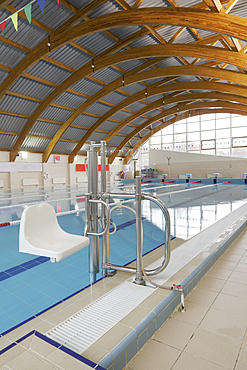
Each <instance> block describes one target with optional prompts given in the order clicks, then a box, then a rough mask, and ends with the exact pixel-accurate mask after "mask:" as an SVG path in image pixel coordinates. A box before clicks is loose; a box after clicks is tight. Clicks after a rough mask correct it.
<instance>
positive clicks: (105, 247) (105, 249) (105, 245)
mask: <svg viewBox="0 0 247 370" xmlns="http://www.w3.org/2000/svg"><path fill="white" fill-rule="evenodd" d="M100 143H101V147H100V157H101V199H102V200H103V201H105V202H108V198H105V197H104V194H105V192H106V142H105V141H104V140H102V141H101V142H100ZM101 221H102V229H105V227H106V209H105V207H102V217H101ZM108 260H109V235H108V232H107V233H106V234H104V235H103V236H102V266H103V275H107V270H106V269H105V268H104V265H105V264H106V263H108Z"/></svg>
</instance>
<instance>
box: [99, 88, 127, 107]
mask: <svg viewBox="0 0 247 370" xmlns="http://www.w3.org/2000/svg"><path fill="white" fill-rule="evenodd" d="M127 98H128V97H127V96H126V95H123V94H120V93H119V92H118V91H114V92H112V93H110V94H108V95H106V96H104V101H106V102H108V103H112V104H115V105H117V104H119V103H121V102H122V101H124V100H126V99H127Z"/></svg>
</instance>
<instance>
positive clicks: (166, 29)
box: [157, 26, 181, 42]
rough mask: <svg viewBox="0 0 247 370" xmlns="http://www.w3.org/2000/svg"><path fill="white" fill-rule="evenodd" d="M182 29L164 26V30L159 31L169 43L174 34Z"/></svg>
mask: <svg viewBox="0 0 247 370" xmlns="http://www.w3.org/2000/svg"><path fill="white" fill-rule="evenodd" d="M180 28H181V27H179V26H164V27H163V28H161V29H159V30H157V32H158V33H159V34H160V36H161V37H163V39H164V40H165V41H166V42H168V41H169V40H170V39H171V38H172V37H173V36H174V34H175V33H176V32H177V31H179V30H180Z"/></svg>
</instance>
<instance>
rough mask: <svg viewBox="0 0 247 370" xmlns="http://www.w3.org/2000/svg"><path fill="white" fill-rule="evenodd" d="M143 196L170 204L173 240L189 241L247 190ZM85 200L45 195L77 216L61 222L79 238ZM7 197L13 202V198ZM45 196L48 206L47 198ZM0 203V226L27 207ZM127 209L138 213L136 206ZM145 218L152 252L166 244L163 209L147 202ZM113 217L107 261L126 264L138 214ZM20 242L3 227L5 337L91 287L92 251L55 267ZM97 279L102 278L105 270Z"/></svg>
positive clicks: (160, 190) (0, 315)
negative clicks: (24, 250)
mask: <svg viewBox="0 0 247 370" xmlns="http://www.w3.org/2000/svg"><path fill="white" fill-rule="evenodd" d="M128 189H129V191H130V190H131V188H128ZM124 191H126V189H124ZM143 191H145V192H146V193H149V194H153V195H155V196H157V197H159V198H160V199H161V200H162V201H163V202H164V203H165V204H166V206H167V207H168V210H169V213H170V218H171V234H172V236H174V237H179V238H182V239H185V240H186V239H188V238H190V237H192V236H193V235H195V234H197V233H198V232H200V231H201V230H202V229H204V228H206V227H208V226H210V225H211V224H212V223H214V222H215V221H217V220H219V219H220V218H222V217H224V216H225V215H227V214H228V213H230V212H231V211H233V210H235V209H236V208H238V207H240V206H241V205H242V204H244V203H245V202H246V198H247V191H246V189H245V186H241V185H231V184H229V185H226V184H223V185H217V186H214V185H211V186H204V185H200V184H194V185H190V188H188V185H187V184H183V185H182V186H166V185H159V187H157V186H147V187H143ZM38 195H40V194H38ZM82 195H83V193H82V191H81V190H73V191H67V190H66V192H61V191H59V192H57V193H56V194H52V193H51V194H46V200H48V201H49V202H50V201H51V204H52V205H53V206H54V208H55V209H56V211H58V212H64V211H67V210H75V209H76V210H78V212H77V213H74V214H69V215H60V216H59V217H58V221H59V224H60V226H61V227H62V228H63V229H64V230H65V231H67V232H69V233H72V234H77V235H81V234H82V232H83V229H84V212H83V211H80V212H79V210H81V209H83V208H84V202H83V197H82ZM8 197H9V198H11V197H10V196H9V194H8ZM42 197H43V201H44V200H45V199H44V194H43V193H42ZM30 199H31V200H30ZM25 200H28V203H30V202H37V201H40V199H39V197H37V194H32V195H29V197H27V198H24V202H25ZM22 201H23V199H22ZM6 202H8V203H6ZM1 203H2V207H1V208H0V216H1V222H6V221H11V220H15V219H19V218H20V216H21V212H22V209H23V208H22V207H21V206H20V205H19V204H18V202H17V200H13V199H12V200H11V199H9V200H7V199H6V197H5V199H3V198H1ZM13 203H14V204H13ZM124 204H127V205H128V206H130V207H131V208H133V209H134V208H135V207H134V206H135V202H133V201H132V202H128V203H126V202H124ZM6 206H7V207H8V208H6ZM9 206H11V207H9ZM12 206H13V207H12ZM6 210H7V211H6ZM5 211H6V212H5ZM142 216H143V253H148V252H149V251H151V250H153V249H154V248H157V247H158V246H160V245H161V244H163V242H164V227H165V225H164V219H163V217H162V214H161V211H160V209H159V208H158V207H157V206H156V205H155V204H153V203H150V202H147V201H144V202H143V205H142ZM111 217H112V218H113V220H114V222H115V223H116V225H117V231H116V233H114V234H112V235H110V237H109V238H110V239H109V240H110V253H109V262H111V263H114V264H120V265H125V264H127V263H129V262H131V261H132V260H134V259H135V258H136V232H135V228H136V225H135V215H134V213H133V212H131V211H130V210H129V209H126V208H116V209H115V210H114V211H113V212H112V215H111ZM18 238H19V225H14V226H7V227H1V228H0V298H1V307H0V333H1V334H4V333H6V332H8V331H9V330H11V329H12V328H13V327H16V326H18V325H20V324H21V323H23V322H25V321H26V320H29V319H30V318H33V317H35V316H38V315H39V314H40V313H41V312H43V311H44V310H47V309H48V308H49V307H51V306H53V305H56V304H57V303H59V302H61V301H62V300H66V299H67V298H68V297H70V296H71V295H73V294H75V293H76V292H78V291H80V290H83V289H85V287H87V286H89V285H90V284H91V283H92V276H91V274H90V273H89V272H88V269H89V248H88V247H86V248H84V249H82V250H80V251H78V252H77V253H75V254H73V255H71V256H69V257H67V258H65V259H64V260H62V261H60V262H59V263H53V264H52V263H51V262H50V261H49V259H48V258H46V257H39V256H34V255H30V254H25V253H19V251H18ZM100 245H101V242H100ZM100 250H101V247H100ZM100 256H102V253H100ZM100 258H101V257H100ZM101 262H102V261H101V260H100V266H101ZM96 278H97V279H101V278H102V273H101V271H100V272H99V273H98V274H97V276H96Z"/></svg>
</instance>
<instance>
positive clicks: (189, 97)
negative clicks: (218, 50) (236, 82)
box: [104, 92, 247, 143]
mask: <svg viewBox="0 0 247 370" xmlns="http://www.w3.org/2000/svg"><path fill="white" fill-rule="evenodd" d="M203 99H207V100H208V99H210V100H211V99H213V100H221V101H234V102H238V103H240V104H244V105H247V97H243V96H239V95H234V94H227V93H222V92H208V93H205V92H204V93H194V94H183V95H178V96H175V97H171V98H167V99H166V105H169V104H174V103H181V102H186V101H193V100H203ZM162 106H163V99H159V100H156V101H155V102H154V103H152V104H150V105H148V106H146V107H144V108H142V109H140V110H139V111H138V112H135V113H134V114H133V115H132V116H131V117H128V118H126V119H125V120H124V121H123V122H121V123H120V124H119V125H118V126H116V127H115V128H114V129H113V130H112V131H111V132H110V133H109V134H108V135H107V136H106V137H105V138H104V140H105V141H106V143H108V142H109V141H110V140H111V139H112V138H113V137H114V136H115V135H117V134H118V132H119V131H120V130H122V129H123V128H124V127H125V126H127V125H128V124H129V123H131V122H132V121H133V120H134V119H136V118H138V117H140V116H142V115H144V114H146V113H148V112H150V111H152V110H153V109H157V108H160V107H162ZM168 110H169V109H168ZM153 118H155V116H154V117H153ZM134 131H135V130H133V132H134ZM130 134H131V133H130ZM132 138H133V136H132Z"/></svg>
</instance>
